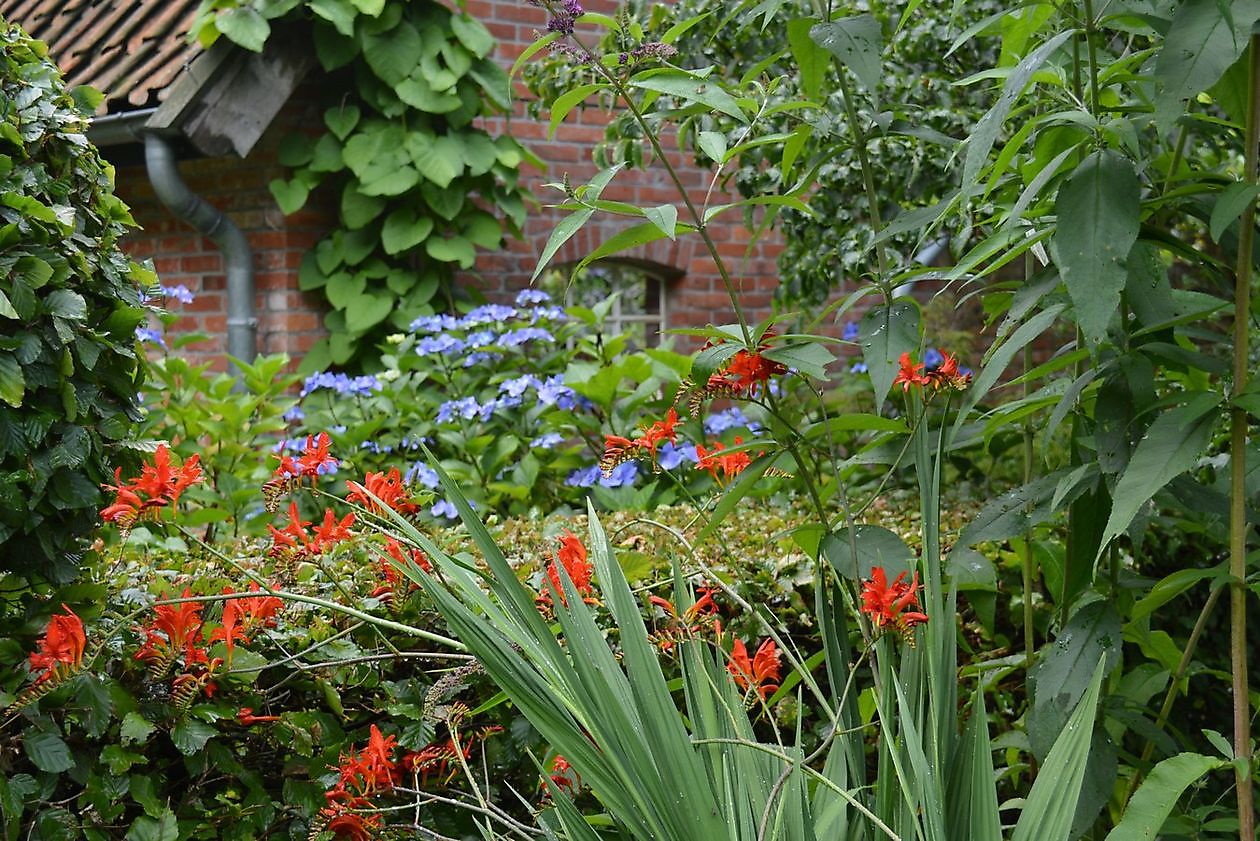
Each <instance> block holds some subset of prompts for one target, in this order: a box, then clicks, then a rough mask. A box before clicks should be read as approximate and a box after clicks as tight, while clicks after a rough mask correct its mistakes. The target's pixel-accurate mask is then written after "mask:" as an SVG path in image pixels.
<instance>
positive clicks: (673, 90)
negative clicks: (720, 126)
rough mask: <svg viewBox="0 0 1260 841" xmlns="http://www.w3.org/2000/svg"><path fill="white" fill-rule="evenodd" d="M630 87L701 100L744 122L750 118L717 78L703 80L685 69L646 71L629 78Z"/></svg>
mask: <svg viewBox="0 0 1260 841" xmlns="http://www.w3.org/2000/svg"><path fill="white" fill-rule="evenodd" d="M630 87H632V88H640V89H642V90H648V91H656V92H657V93H663V94H666V95H668V96H672V97H674V98H676V99H682V100H686V101H687V102H698V103H700V104H702V105H706V106H708V107H709V108H712V109H713V110H714V111H720V112H721V113H723V114H726V115H727V116H728V117H734V118H735V119H736V120H739V121H740V122H741V123H746V122H748V117H747V116H746V115H745V114H744V112H743V110H742V109H741V108H740V107H739V101H738V100H736V99H735V97H733V96H731V95H730V94H729V93H727V92H726V91H725V90H723V89H722V87H721V85H720V84H719V83H718V81H717V80H716V79H701V78H697V77H696V76H695V75H694V74H692V73H688V72H685V71H682V70H660V69H653V70H645V71H643V72H642V73H637V74H635V75H634V76H632V77H631V78H630Z"/></svg>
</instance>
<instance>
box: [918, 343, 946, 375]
mask: <svg viewBox="0 0 1260 841" xmlns="http://www.w3.org/2000/svg"><path fill="white" fill-rule="evenodd" d="M944 361H945V357H944V356H941V352H940V351H939V350H937V349H936V348H934V347H930V348H928V349H927V350H926V351H925V352H924V353H923V367H924V368H926V369H927V370H929V371H932V370H935V369H936V368H939V367H941V363H942V362H944Z"/></svg>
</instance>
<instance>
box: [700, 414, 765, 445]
mask: <svg viewBox="0 0 1260 841" xmlns="http://www.w3.org/2000/svg"><path fill="white" fill-rule="evenodd" d="M760 428H761V424H759V423H757V422H756V421H754V420H749V419H748V418H747V417H745V416H744V413H743V411H742V410H741V409H740V408H739V407H738V406H732V407H731V408H729V409H726V410H725V411H721V412H714V413H713V414H711V415H709V416H708V417H707V418H705V419H704V433H705V434H706V435H708V436H709V437H710V438H716V437H717V436H719V435H721V434H722V433H723V432H726V431H727V430H728V429H748V430H751V431H753V432H756V431H757V430H758V429H760Z"/></svg>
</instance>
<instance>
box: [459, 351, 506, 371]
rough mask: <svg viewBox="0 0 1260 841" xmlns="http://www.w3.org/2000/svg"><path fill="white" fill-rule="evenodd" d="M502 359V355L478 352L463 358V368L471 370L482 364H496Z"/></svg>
mask: <svg viewBox="0 0 1260 841" xmlns="http://www.w3.org/2000/svg"><path fill="white" fill-rule="evenodd" d="M502 358H503V355H502V354H499V353H486V352H485V351H480V350H479V351H476V352H474V353H470V354H468V355H467V356H466V357H464V367H465V368H473V367H476V366H477V365H481V364H482V363H483V362H498V361H499V360H500V359H502Z"/></svg>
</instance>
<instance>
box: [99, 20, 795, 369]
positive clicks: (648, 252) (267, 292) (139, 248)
mask: <svg viewBox="0 0 1260 841" xmlns="http://www.w3.org/2000/svg"><path fill="white" fill-rule="evenodd" d="M467 5H468V11H469V13H470V14H472V15H474V16H475V17H477V18H478V19H479V20H481V21H482V22H483V23H485V25H486V26H487V27H488V28H489V29H490V31H491V32H492V33H493V34H494V35H495V36H496V37H497V38H498V39H499V46H498V49H497V53H496V55H497V57H498V59H499V60H500V61H501V62H502V63H503V65H504V66H505V67H508V66H510V65H511V64H512V62H514V61H515V60H516V57H517V56H518V55H519V54H520V52H521V51H522V50H523V49H524V48H525V47H526V46H528V45H529V44H530V43H532V42H533V40H534V33H535V31H536V30H543V29H545V27H546V16H545V14H544V13H543V10H541V9H539V8H536V7H533V6H530V5H528V4H527V3H525V2H524V0H469V2H468V4H467ZM586 6H587V8H588V9H590V10H592V11H611V10H613V9H615V8H616V6H617V4H616V2H614V1H613V0H589V2H587V3H586ZM517 87H518V90H517V93H518V96H520V101H518V103H517V107H516V111H515V114H514V115H513V116H512V118H511V119H510V120H508V119H506V118H503V117H496V118H493V119H488V120H486V121H485V125H486V127H487V128H488V129H489V130H490V131H492V132H496V133H497V132H501V131H505V130H506V131H509V132H510V133H511V134H512V135H513V136H515V137H516V138H518V139H519V140H520V141H521V142H522V143H524V144H525V145H527V146H528V147H529V148H530V149H531V150H532V151H533V152H534V153H535V154H537V155H538V156H539V158H541V159H542V160H544V161H546V162H547V164H548V167H547V170H546V171H545V172H539V171H538V170H536V169H534V168H532V167H528V166H527V167H526V168H525V171H524V172H523V173H522V174H523V179H522V180H523V184H524V186H525V187H526V189H529V190H531V191H533V192H534V194H535V196H536V197H537V198H538V199H539V200H540V201H541V202H542V203H543V204H546V203H549V202H552V201H555V200H556V199H557V197H558V196H559V194H558V193H557V192H556V191H554V190H550V189H548V188H545V187H543V185H544V184H546V183H548V182H554V181H560V180H561V179H562V178H563V176H564V175H565V174H566V173H567V174H568V175H569V177H570V180H571V181H572V183H574V184H580V183H583V182H585V181H586V180H587V179H589V178H590V177H591V176H592V175H593V174H594V173H595V171H596V170H595V167H594V165H593V164H591V162H590V153H591V149H592V147H593V145H594V144H595V143H596V142H597V141H599V140H600V139H602V137H603V134H604V131H603V129H604V125H605V121H606V117H605V116H604V115H603V114H601V113H600V112H599V111H598V110H596V109H593V108H591V109H587V110H585V111H582V112H576V111H575V112H574V113H573V114H571V115H570V117H569V119H568V120H566V122H565V123H564V124H563V125H562V126H561V127H560V129H559V131H558V132H557V134H556V136H555V138H554V139H550V140H549V139H547V137H546V132H547V123H546V121H545V120H543V121H541V122H540V121H537V120H532V119H530V118H529V117H528V116H526V102H525V97H527V96H528V93H527V92H526V91H525V90H524V89H523V87H521V86H520V85H518V86H517ZM321 123H322V119H321V116H320V113H319V110H318V108H317V107H316V105H315V89H314V88H311V89H309V90H305V91H299V93H298V95H296V96H295V97H294V100H293V101H291V102H290V103H289V105H288V106H286V108H285V109H284V110H283V111H282V112H281V114H280V116H279V117H278V118H277V119H276V121H275V123H274V124H273V125H272V126H271V127H270V128H269V129H268V130H267V132H266V133H265V135H264V136H263V138H262V140H261V141H260V142H259V144H258V145H257V147H255V149H254V151H253V152H252V153H251V154H250V156H249V158H248V159H246V160H243V161H242V160H237V159H234V158H233V159H204V158H201V159H197V158H191V159H188V160H184V161H182V162H181V164H180V169H181V172H182V173H183V176H184V179H185V181H186V182H187V183H188V185H189V187H190V188H191V189H192V190H193V191H194V192H196V193H197V194H198V195H200V196H202V197H203V198H205V199H206V200H207V201H209V202H210V203H211V204H213V205H215V206H216V207H218V208H220V209H221V210H224V211H226V212H227V213H228V214H229V215H230V216H231V218H232V219H233V220H234V221H235V222H236V224H237V225H239V226H240V227H241V228H242V230H244V231H245V233H246V234H247V236H248V237H249V240H250V243H251V245H252V246H253V247H254V249H255V260H256V262H255V271H256V278H257V286H258V295H257V307H258V319H259V324H258V338H259V342H258V346H259V350H260V352H262V353H277V352H286V353H289V354H290V355H293V356H294V357H300V356H301V354H302V353H304V352H305V351H306V350H307V349H308V348H310V346H311V345H312V344H313V343H314V342H315V341H316V340H317V339H318V338H319V337H320V336H321V335H323V328H322V318H321V313H322V306H321V299H320V297H319V296H318V295H308V294H303V293H301V292H299V291H298V290H297V269H298V265H299V263H300V261H301V258H302V254H303V253H304V252H305V250H306V249H308V248H310V247H312V246H313V245H314V243H315V242H317V241H318V239H319V237H320V235H321V234H322V233H323V232H325V231H326V230H328V229H329V227H331V225H332V224H333V223H334V221H335V202H334V201H333V200H332V197H329V196H327V195H320V193H319V192H316V193H315V194H314V195H313V196H312V200H311V203H310V204H308V206H307V207H306V208H305V209H303V210H302V211H301V212H300V213H298V214H295V215H294V216H291V217H287V218H286V217H284V215H283V214H282V213H281V212H280V210H279V208H277V207H276V204H275V201H274V200H273V199H272V197H271V194H270V192H269V191H268V189H267V184H268V182H269V181H271V180H272V179H273V178H277V177H283V176H284V174H285V173H284V168H283V167H281V166H280V165H279V164H278V163H277V162H276V160H275V151H276V148H277V145H278V144H279V142H280V140H281V139H282V138H283V137H284V136H285V134H286V133H288V132H289V131H292V130H294V129H295V128H301V127H303V126H305V127H310V126H312V125H314V126H318V125H320V124H321ZM665 148H666V149H676V144H673V143H672V140H669V141H667V142H666V144H665ZM670 159H671V162H672V163H673V164H674V165H675V166H676V167H677V168H678V169H679V171H680V175H681V177H682V180H683V181H684V184H685V185H686V186H687V189H688V191H689V193H690V195H691V198H692V201H693V202H695V203H696V204H697V206H699V205H701V204H702V203H703V201H704V197H705V192H706V191H707V189H708V184H709V181H708V178H709V173H708V171H707V170H701V169H699V168H697V167H695V166H694V164H693V161H692V160H691V159H690V157H689V156H684V155H681V154H679V153H678V152H677V151H672V152H671V153H670ZM118 193H119V195H120V196H121V197H122V198H123V199H124V200H125V201H127V202H128V204H130V205H131V207H132V211H133V213H134V215H135V217H136V220H137V221H138V222H139V223H140V224H141V225H142V226H143V228H144V230H143V232H142V233H139V234H137V235H134V236H133V237H131V238H130V240H129V245H128V247H129V250H130V251H131V253H132V254H134V255H135V256H136V257H140V258H146V257H151V258H153V260H154V264H155V266H156V268H157V271H158V274H159V276H160V277H161V280H162V283H163V284H165V285H168V286H173V285H178V284H184V285H185V286H187V287H188V288H189V290H191V291H192V292H193V293H194V294H196V295H197V296H198V297H197V300H196V301H195V302H194V303H193V304H191V305H180V304H172V309H173V310H174V311H176V312H178V313H180V314H181V315H182V318H181V319H180V321H179V323H178V324H177V326H176V328H175V329H176V330H199V331H203V332H205V333H208V334H210V335H211V337H212V338H211V339H209V340H208V341H205V342H201V343H199V344H197V345H194V346H192V347H191V348H189V351H188V352H190V353H192V354H193V355H196V356H204V357H205V358H207V359H209V358H214V357H217V356H219V355H220V354H222V353H223V351H224V350H225V348H226V334H225V322H226V292H225V290H224V274H223V263H222V258H221V257H220V255H219V252H218V250H217V249H216V248H215V246H214V244H213V243H212V242H210V241H209V240H207V239H206V238H204V237H201V236H199V235H197V234H196V233H195V232H193V231H192V229H191V228H189V227H188V226H187V225H186V224H185V223H184V222H181V221H179V220H176V219H175V218H174V217H172V216H171V215H170V214H169V212H167V211H166V210H165V208H163V207H162V206H161V205H160V204H159V203H158V202H157V200H156V198H155V197H154V195H153V193H152V190H151V188H150V187H149V185H148V179H147V176H146V175H145V172H144V168H143V167H142V166H127V167H121V168H120V169H119V171H118ZM604 197H605V198H608V199H615V200H620V201H628V202H633V203H635V204H639V205H647V206H652V205H658V204H665V203H673V204H676V205H677V204H679V202H678V196H677V193H676V191H675V190H674V188H673V186H672V184H671V183H670V182H669V180H668V177H667V175H666V172H665V170H664V168H663V167H661V166H660V165H659V164H656V165H652V166H650V167H648V168H647V169H646V170H631V171H623V172H621V173H619V174H618V177H617V179H616V180H615V181H614V182H613V184H612V185H610V186H609V188H608V189H607V190H606V191H605V192H604ZM730 200H731V199H730V198H729V197H728V196H724V195H723V194H721V193H720V192H718V191H715V192H714V195H713V196H712V197H711V198H710V204H719V203H724V202H726V201H730ZM561 215H562V214H560V213H557V212H555V211H551V210H549V209H546V208H543V209H541V210H537V211H534V210H531V214H530V216H529V218H528V220H527V223H526V226H525V227H526V230H525V238H524V240H511V239H509V240H508V241H507V242H506V243H505V246H504V247H503V248H502V249H501V250H499V251H494V252H483V253H482V254H481V257H480V258H479V260H478V261H477V264H476V266H475V267H474V269H473V270H472V271H471V272H469V273H467V274H466V276H464V277H462V278H461V281H462V282H465V283H469V284H471V285H474V286H477V287H479V288H480V289H482V290H483V292H484V293H485V294H486V295H487V296H488V297H490V298H492V299H499V300H501V299H504V298H507V297H510V296H511V295H513V294H515V292H516V291H517V290H519V289H521V288H524V287H525V286H526V285H527V284H528V282H529V277H530V275H531V274H532V273H533V269H534V265H535V262H536V260H537V257H538V255H539V254H540V253H541V252H542V249H543V246H544V244H545V243H546V241H547V238H548V236H549V235H550V233H551V230H552V228H553V227H554V226H555V224H556V222H557V220H558V219H559V218H560V217H561ZM679 216H680V218H682V219H684V220H685V213H683V212H682V211H681V209H680V214H679ZM741 220H742V215H741V214H740V213H739V211H737V210H733V211H729V212H728V213H727V214H725V215H723V216H722V217H719V219H718V220H715V222H714V223H713V224H712V225H711V226H710V230H711V232H712V235H713V238H714V240H715V241H716V242H717V243H718V250H719V252H720V253H721V254H722V256H723V257H724V258H725V259H726V261H727V265H728V267H729V268H730V271H731V272H732V274H733V276H734V277H735V282H736V287H737V289H738V291H739V293H740V296H741V304H742V305H743V306H744V307H745V309H746V311H747V314H748V316H749V318H750V319H754V320H755V319H758V318H762V317H764V316H766V315H768V314H769V313H770V307H771V296H772V294H773V290H774V287H775V286H776V284H777V282H778V281H777V270H776V265H775V259H776V257H777V255H778V254H779V252H780V251H781V250H782V245H781V243H780V242H779V240H778V238H777V233H776V232H770V233H769V234H768V235H767V236H765V237H764V238H763V239H762V241H760V242H759V243H757V244H756V245H755V246H754V248H753V250H752V252H751V254H749V255H748V259H745V252H746V249H747V244H748V242H749V240H750V239H751V237H750V235H749V232H748V231H747V230H745V229H744V228H743V226H742V224H741ZM626 225H627V222H626V221H624V220H623V219H619V218H614V217H607V216H604V217H600V216H597V217H596V218H595V219H593V220H592V221H591V222H590V223H589V224H588V225H587V227H586V228H585V229H584V230H583V231H582V232H581V233H580V234H578V235H577V236H575V237H574V238H573V239H572V240H570V242H569V243H568V244H567V245H566V246H565V247H564V248H563V249H562V250H561V251H560V253H559V254H557V256H556V258H555V261H556V262H567V261H573V260H577V259H580V258H581V257H583V256H584V255H586V254H588V253H590V251H591V250H593V249H594V248H595V247H596V246H597V245H599V244H600V243H601V242H603V241H604V240H605V239H607V238H608V237H610V236H612V235H613V234H614V233H616V232H617V231H618V230H620V229H621V228H623V227H625V226H626ZM624 256H626V257H632V258H636V259H639V260H647V261H650V262H652V263H655V264H658V265H660V266H663V267H665V268H667V269H670V270H673V271H675V272H679V273H681V275H680V277H679V279H678V280H677V281H676V282H675V283H674V284H672V286H671V287H670V291H669V299H668V302H667V312H668V313H669V319H670V321H669V324H670V326H675V327H688V326H700V325H704V324H706V323H709V322H714V323H727V322H729V321H731V320H733V319H732V315H731V307H730V301H729V299H728V297H727V294H726V291H725V287H724V285H723V283H722V281H721V278H720V277H719V276H718V273H717V270H716V268H715V266H714V264H713V261H712V260H711V259H710V257H709V254H708V252H707V250H706V249H705V247H704V244H703V242H702V241H701V240H700V239H699V238H698V237H695V236H689V237H682V238H680V239H679V240H678V241H676V242H671V241H670V240H667V239H663V240H659V241H657V242H655V243H650V244H648V245H647V246H643V247H641V248H638V249H634V250H633V251H630V252H627V253H626V254H625V255H624ZM680 344H682V345H685V344H687V342H686V340H684V341H683V342H680Z"/></svg>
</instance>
